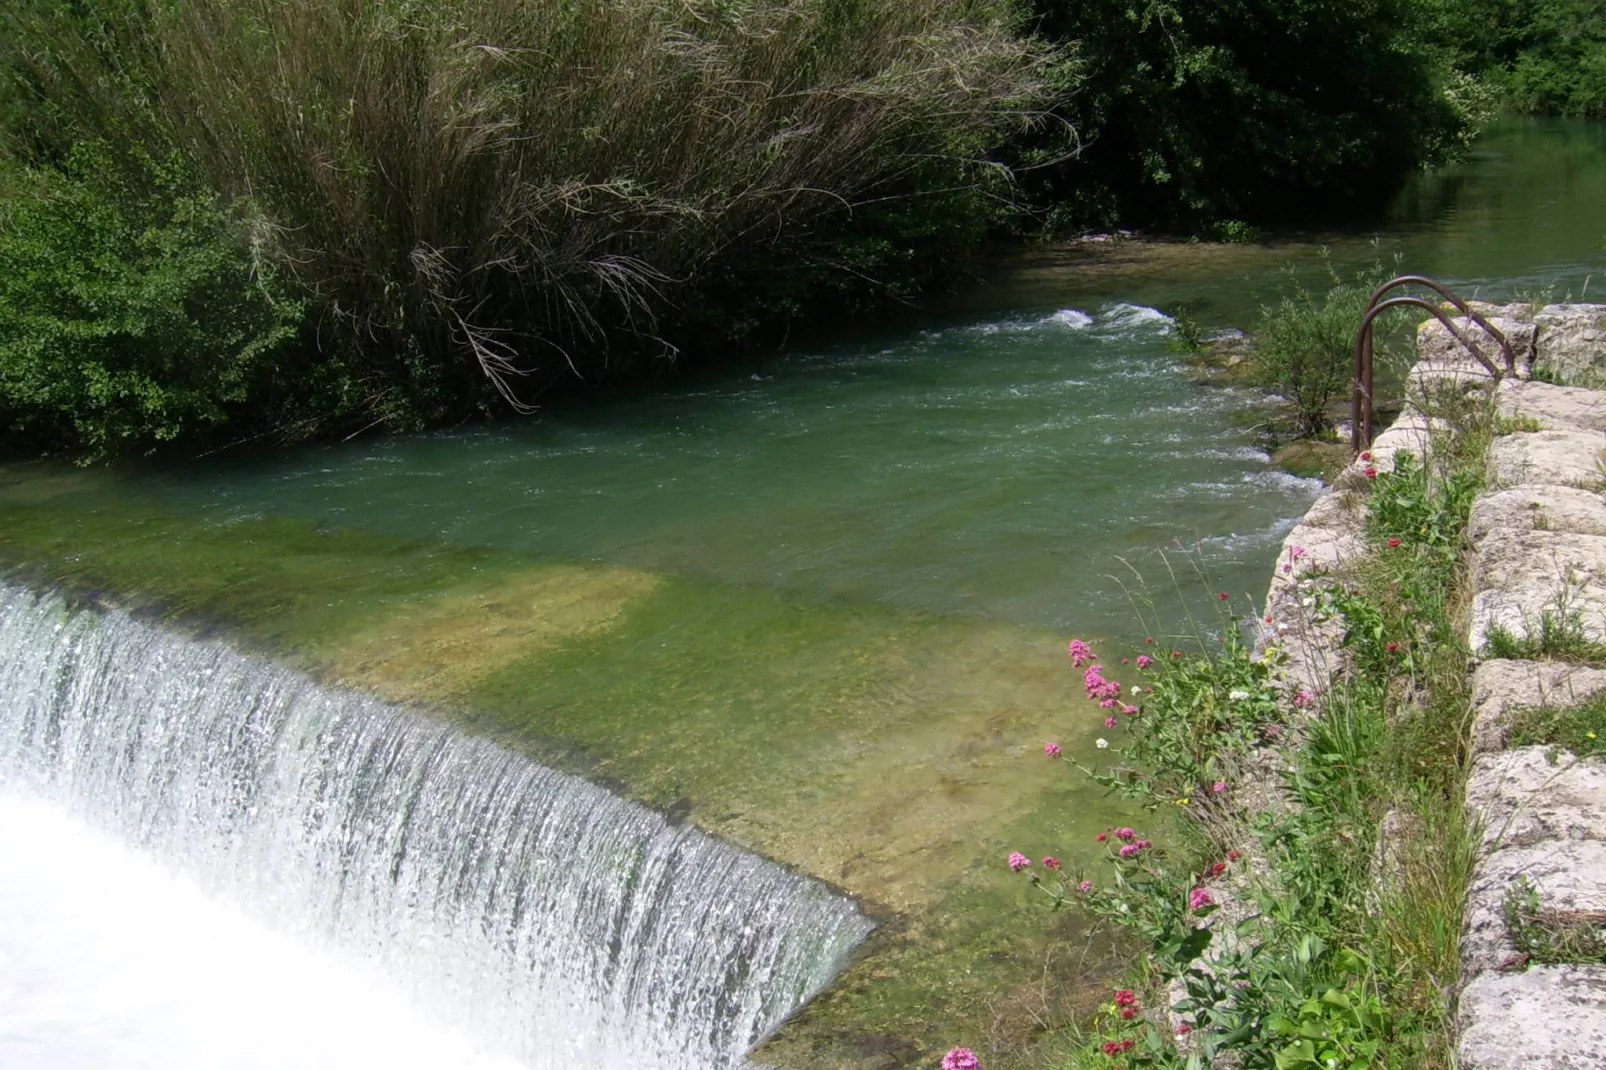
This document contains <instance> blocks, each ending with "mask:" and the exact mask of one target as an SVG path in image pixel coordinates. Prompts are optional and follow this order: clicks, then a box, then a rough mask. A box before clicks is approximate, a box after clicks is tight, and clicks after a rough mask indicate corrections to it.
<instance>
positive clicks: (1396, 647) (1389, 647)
mask: <svg viewBox="0 0 1606 1070" xmlns="http://www.w3.org/2000/svg"><path fill="white" fill-rule="evenodd" d="M1383 649H1384V650H1385V651H1387V652H1388V653H1390V654H1392V653H1394V652H1395V651H1397V650H1399V649H1400V644H1399V643H1387V644H1385V645H1384V647H1383Z"/></svg>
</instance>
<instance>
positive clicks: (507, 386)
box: [0, 0, 1059, 426]
mask: <svg viewBox="0 0 1606 1070" xmlns="http://www.w3.org/2000/svg"><path fill="white" fill-rule="evenodd" d="M117 2H119V3H120V2H122V0H117ZM94 6H95V5H91V7H94ZM54 7H55V5H50V4H44V5H42V9H43V11H44V13H42V14H41V13H38V12H35V13H34V14H33V15H31V16H29V17H22V16H16V17H13V18H12V19H10V20H9V26H0V28H3V29H10V30H12V31H13V32H12V35H11V37H12V40H13V42H14V44H13V47H12V51H11V53H10V54H11V57H12V58H11V67H12V69H13V70H14V71H15V72H17V73H16V76H15V77H14V78H13V79H12V81H13V83H14V84H23V85H26V86H27V87H31V90H30V91H31V92H32V93H33V97H34V99H35V101H36V103H38V105H39V106H37V107H33V108H32V110H31V111H28V115H29V117H30V118H29V131H30V133H29V144H30V145H32V146H33V147H32V148H31V149H28V150H27V151H32V152H36V153H40V152H49V151H59V146H61V145H63V144H66V143H70V142H71V141H72V140H73V139H74V138H76V137H81V136H83V135H84V134H86V133H87V134H90V135H94V136H101V137H105V138H107V139H108V140H115V139H116V138H118V137H120V136H122V135H123V134H124V132H126V131H149V132H152V133H151V136H157V135H160V136H161V137H163V138H166V139H167V141H168V143H170V144H172V145H173V146H175V147H177V148H178V149H180V150H181V151H183V152H184V153H185V154H186V155H187V156H188V157H189V158H191V159H193V160H195V161H196V163H197V166H198V167H199V168H200V169H201V171H202V173H203V174H205V175H206V176H207V178H208V180H209V181H210V182H211V183H213V184H214V185H215V186H216V187H217V188H218V189H219V190H220V191H221V192H222V193H223V194H224V196H225V197H242V196H250V197H251V199H252V201H253V203H255V204H258V205H260V207H261V210H262V211H263V212H264V213H265V214H266V216H267V218H269V219H270V220H271V221H272V223H273V224H274V225H275V227H276V228H277V233H278V234H279V235H280V236H281V247H280V249H279V254H280V259H281V263H282V264H283V265H285V266H286V268H287V269H288V270H292V271H293V272H294V274H295V276H296V278H297V280H298V281H299V282H300V283H301V284H303V285H304V286H305V287H306V288H307V289H308V290H310V291H311V293H312V294H314V295H315V298H316V301H317V303H318V305H319V306H320V315H319V317H318V323H319V328H320V331H321V332H322V333H323V334H324V335H325V336H326V337H330V338H332V339H333V341H334V348H335V349H336V350H337V351H339V352H341V353H344V354H348V355H349V356H350V359H351V360H352V361H353V362H354V364H353V369H352V376H351V380H350V381H352V382H356V383H359V384H361V389H362V390H363V391H364V404H365V406H366V409H367V412H366V413H365V414H364V415H365V417H368V416H371V418H375V419H378V420H379V421H380V422H382V423H385V424H387V425H392V426H393V425H394V423H395V421H396V419H404V420H413V419H430V418H442V417H444V416H446V415H448V414H450V413H452V412H463V411H472V410H473V409H475V407H477V406H482V405H484V404H485V403H486V402H487V401H489V400H492V399H494V393H493V388H494V390H495V391H500V393H501V395H502V396H503V398H505V399H506V401H507V402H508V403H510V404H512V405H513V406H514V407H515V408H522V407H524V403H525V401H526V400H527V398H528V397H529V396H530V395H531V394H533V392H534V388H538V387H539V386H541V385H542V384H543V383H544V382H545V381H547V380H551V379H553V378H555V377H558V376H560V375H561V376H568V375H571V374H575V375H580V376H582V377H584V378H587V379H593V380H594V379H600V378H602V377H605V376H608V375H612V374H615V373H616V372H618V371H619V369H620V368H621V367H632V366H634V367H640V366H641V365H643V364H650V363H652V362H654V361H656V360H658V359H662V358H669V357H673V356H674V355H675V353H676V352H677V351H678V347H680V346H681V345H682V344H684V343H685V342H686V341H687V340H688V337H689V336H691V335H695V334H696V333H697V332H696V331H694V330H690V329H691V328H697V329H700V330H701V331H703V332H704V333H712V334H716V335H718V334H721V333H723V334H726V335H727V336H728V335H730V334H743V333H751V329H752V324H751V323H749V321H750V320H752V321H762V320H764V319H766V318H774V317H780V318H785V317H788V316H792V315H795V314H797V313H798V312H799V311H800V310H801V309H803V308H804V307H806V306H808V304H809V303H810V302H811V301H816V300H817V299H819V298H820V296H821V294H822V292H824V295H825V297H827V298H835V297H837V296H838V295H837V294H836V293H833V292H831V291H832V288H833V287H832V284H835V286H838V287H840V286H845V285H856V286H858V287H859V290H860V291H863V290H869V291H876V290H885V291H889V292H890V295H891V296H899V295H900V293H899V287H898V286H897V283H898V282H899V281H900V280H903V279H908V278H919V277H920V275H921V272H923V271H924V272H931V271H932V270H933V269H934V268H935V267H936V266H937V265H939V264H940V263H941V262H942V260H943V259H944V258H945V256H946V255H947V254H948V253H949V252H951V250H952V249H953V248H954V247H956V246H962V245H964V244H966V243H969V242H973V241H974V240H975V238H976V228H975V226H974V219H975V215H974V213H973V212H971V213H950V214H947V215H944V214H942V213H939V212H923V211H921V210H920V209H918V208H916V207H914V206H916V205H918V204H919V203H920V202H921V201H922V199H923V197H922V195H923V194H924V193H926V192H928V191H934V190H950V191H951V190H955V189H960V190H968V189H973V188H976V187H980V186H988V187H991V186H994V185H996V183H997V181H998V174H999V172H998V169H997V168H996V167H994V166H992V165H990V164H988V162H987V160H986V153H987V151H988V150H989V149H990V148H991V147H992V146H994V145H996V144H997V143H998V142H1000V141H1001V140H1003V139H1004V137H1005V136H1006V135H1007V134H1008V133H1010V132H1011V131H1012V130H1014V129H1016V128H1018V127H1019V126H1020V125H1021V124H1022V123H1026V122H1030V121H1031V120H1032V118H1033V116H1034V113H1033V111H1032V102H1033V100H1034V98H1035V97H1036V96H1037V95H1038V93H1039V84H1040V82H1041V81H1042V80H1043V79H1044V78H1045V77H1047V73H1048V72H1049V71H1050V70H1051V69H1053V68H1055V67H1056V64H1058V63H1059V60H1058V58H1057V57H1056V56H1055V55H1054V54H1052V53H1051V52H1050V51H1049V50H1047V49H1045V48H1043V47H1041V46H1039V45H1037V44H1034V43H1031V42H1029V41H1027V40H1025V39H1023V38H1021V37H1020V36H1018V35H1017V34H1016V33H1015V32H1014V28H1015V27H1014V15H1013V12H1012V8H1011V7H1010V5H1009V4H1008V3H1007V2H1005V0H965V2H962V3H953V2H951V0H756V2H739V3H727V2H724V0H694V2H691V3H682V2H680V0H644V2H629V0H445V2H442V3H435V4H428V5H424V4H418V3H415V2H413V0H371V2H368V3H363V4H319V3H312V2H307V0H288V2H284V0H243V2H235V0H196V2H194V3H185V4H155V5H149V6H148V7H146V8H145V11H146V12H147V14H146V15H145V16H144V17H143V18H138V19H128V20H124V21H122V22H119V23H117V25H116V26H115V27H114V28H113V29H110V30H107V29H106V24H105V23H95V24H94V25H93V26H92V27H90V28H88V29H86V28H85V25H84V24H83V23H82V21H81V20H80V21H73V20H71V19H69V18H66V17H64V16H58V15H57V14H54V13H53V11H54ZM106 33H110V34H112V35H113V36H114V37H115V38H116V40H115V43H114V45H113V46H112V47H102V45H101V41H102V38H103V36H104V34H106ZM995 191H996V190H995ZM949 203H952V202H949ZM970 207H972V208H973V207H974V206H973V205H972V206H970ZM900 209H906V210H905V211H900ZM889 217H892V218H889ZM949 238H951V239H952V240H947V239H949ZM916 259H919V260H922V263H919V264H912V263H911V261H912V260H916ZM950 259H951V258H950ZM398 397H400V398H404V399H407V401H406V403H405V404H402V403H399V402H397V401H396V399H397V398H398ZM394 414H400V415H399V416H398V415H394Z"/></svg>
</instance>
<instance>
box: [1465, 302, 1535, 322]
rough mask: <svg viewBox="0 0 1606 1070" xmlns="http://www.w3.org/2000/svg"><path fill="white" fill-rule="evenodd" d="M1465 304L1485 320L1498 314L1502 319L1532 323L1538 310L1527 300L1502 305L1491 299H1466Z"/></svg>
mask: <svg viewBox="0 0 1606 1070" xmlns="http://www.w3.org/2000/svg"><path fill="white" fill-rule="evenodd" d="M1467 306H1468V307H1469V308H1471V309H1472V311H1474V312H1476V313H1477V314H1478V315H1480V316H1482V317H1483V318H1484V319H1487V320H1492V319H1494V318H1495V317H1496V316H1500V317H1502V318H1504V319H1509V320H1516V321H1517V322H1519V323H1532V322H1533V321H1534V313H1535V312H1536V311H1538V310H1537V309H1536V308H1534V306H1533V305H1532V304H1530V303H1529V302H1527V301H1513V302H1511V303H1509V304H1504V305H1500V304H1496V303H1495V302H1493V301H1468V302H1467Z"/></svg>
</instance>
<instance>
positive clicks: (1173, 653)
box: [1171, 650, 1182, 658]
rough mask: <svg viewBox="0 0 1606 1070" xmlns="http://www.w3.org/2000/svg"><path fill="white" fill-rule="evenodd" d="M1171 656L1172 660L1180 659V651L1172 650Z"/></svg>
mask: <svg viewBox="0 0 1606 1070" xmlns="http://www.w3.org/2000/svg"><path fill="white" fill-rule="evenodd" d="M1171 656H1172V657H1174V658H1180V657H1181V656H1182V651H1180V650H1173V651H1172V652H1171Z"/></svg>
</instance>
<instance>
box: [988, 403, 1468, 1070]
mask: <svg viewBox="0 0 1606 1070" xmlns="http://www.w3.org/2000/svg"><path fill="white" fill-rule="evenodd" d="M1446 401H1447V405H1446V406H1445V407H1444V408H1442V409H1440V410H1439V411H1437V413H1436V414H1437V415H1440V416H1442V417H1445V418H1447V419H1451V420H1453V421H1454V423H1455V425H1456V426H1457V428H1458V429H1459V433H1458V434H1456V435H1454V436H1452V435H1450V434H1443V435H1438V436H1436V437H1435V440H1434V443H1433V447H1432V448H1431V449H1430V450H1429V452H1428V457H1427V458H1426V459H1425V461H1423V460H1418V459H1416V458H1413V457H1412V456H1411V455H1409V454H1406V453H1401V454H1398V455H1396V462H1397V463H1396V465H1395V467H1394V468H1393V470H1392V471H1378V469H1377V468H1375V467H1371V466H1366V465H1367V461H1368V459H1367V458H1364V457H1363V458H1362V463H1361V464H1360V465H1357V466H1356V468H1355V469H1352V471H1351V477H1352V482H1353V483H1354V485H1353V486H1352V487H1351V493H1353V494H1355V495H1357V496H1360V497H1363V498H1364V499H1365V501H1366V504H1367V506H1368V519H1367V526H1366V540H1367V544H1368V547H1369V551H1368V553H1367V554H1366V556H1365V557H1364V558H1363V559H1361V560H1360V562H1359V563H1358V564H1352V565H1346V566H1342V567H1341V568H1340V569H1338V570H1336V571H1327V570H1324V569H1321V568H1317V567H1313V566H1312V565H1311V564H1310V559H1309V557H1308V556H1307V555H1306V554H1305V553H1304V551H1303V548H1298V547H1296V548H1294V550H1293V551H1292V552H1291V553H1290V555H1289V556H1290V558H1291V560H1290V561H1289V562H1287V565H1288V571H1289V573H1290V581H1291V582H1295V583H1297V587H1298V590H1299V593H1300V597H1299V598H1296V599H1293V600H1292V601H1291V602H1290V601H1289V600H1284V602H1283V603H1282V604H1284V605H1285V607H1286V606H1287V605H1293V606H1298V607H1300V609H1299V610H1298V612H1300V613H1302V614H1303V619H1299V620H1292V619H1291V620H1277V619H1274V618H1267V619H1266V620H1265V622H1264V624H1265V628H1264V635H1265V636H1266V637H1267V638H1268V639H1269V643H1268V644H1267V645H1266V646H1265V648H1264V649H1263V651H1261V652H1256V651H1255V650H1254V649H1253V648H1251V647H1250V646H1249V645H1248V644H1246V643H1244V642H1242V641H1241V640H1240V638H1239V636H1240V634H1241V633H1240V632H1239V625H1238V623H1237V622H1236V621H1234V620H1233V619H1231V617H1230V615H1229V614H1226V613H1224V614H1223V615H1222V617H1221V619H1220V620H1219V621H1218V622H1217V623H1216V624H1215V626H1214V627H1213V628H1211V629H1208V630H1205V631H1202V632H1198V633H1194V632H1193V631H1192V629H1187V630H1184V631H1183V632H1182V633H1181V634H1177V633H1176V630H1175V629H1173V630H1172V632H1171V633H1170V634H1168V633H1167V632H1165V631H1162V630H1161V629H1160V628H1159V626H1158V624H1156V625H1154V626H1153V628H1154V630H1155V633H1156V635H1158V636H1160V637H1161V638H1160V642H1159V643H1158V644H1157V645H1155V646H1150V647H1147V648H1145V649H1144V651H1143V652H1142V653H1140V654H1138V655H1137V657H1136V658H1135V659H1133V660H1132V666H1133V669H1135V670H1136V676H1135V679H1136V680H1137V681H1138V682H1139V686H1138V687H1129V688H1128V689H1127V691H1126V694H1125V695H1121V696H1116V697H1117V702H1116V705H1115V706H1114V707H1112V712H1111V715H1110V718H1109V719H1108V720H1107V721H1106V722H1105V729H1104V732H1103V734H1104V735H1107V736H1110V737H1113V738H1114V739H1115V740H1116V741H1117V743H1118V744H1119V743H1121V742H1123V741H1124V743H1125V745H1124V747H1123V751H1124V753H1123V761H1122V762H1120V763H1119V764H1118V765H1117V767H1116V770H1115V772H1113V773H1111V774H1105V775H1103V777H1102V778H1103V779H1104V780H1105V781H1106V782H1107V783H1109V784H1110V785H1111V787H1113V788H1115V789H1117V790H1119V791H1121V792H1122V793H1124V794H1127V795H1131V796H1134V797H1136V798H1139V799H1141V800H1142V801H1143V802H1144V803H1145V805H1146V806H1147V807H1148V808H1149V809H1150V811H1151V812H1153V814H1154V816H1153V817H1152V818H1151V819H1150V822H1149V824H1150V828H1148V829H1147V830H1145V829H1142V828H1137V829H1134V828H1119V829H1110V830H1108V831H1107V832H1106V833H1104V834H1101V835H1100V836H1099V837H1098V838H1099V839H1100V840H1102V841H1104V842H1105V844H1106V846H1107V847H1108V848H1109V852H1108V855H1109V857H1108V865H1107V868H1106V869H1105V870H1104V871H1103V872H1085V873H1082V872H1077V873H1073V872H1071V871H1070V870H1069V869H1067V868H1062V867H1060V866H1059V865H1058V864H1057V863H1056V862H1055V861H1054V860H1053V859H1048V860H1045V861H1046V862H1047V863H1048V866H1047V872H1042V871H1040V870H1039V869H1038V868H1037V867H1036V866H1035V865H1034V864H1033V863H1032V861H1031V860H1030V859H1028V858H1027V857H1026V856H1025V855H1020V856H1018V857H1015V858H1012V859H1011V865H1012V866H1013V867H1014V868H1017V869H1018V870H1020V871H1022V872H1024V873H1025V874H1026V876H1027V879H1029V880H1031V881H1032V882H1033V883H1034V884H1035V885H1037V886H1038V887H1039V888H1041V889H1043V890H1045V891H1047V892H1049V893H1050V896H1051V898H1052V901H1053V903H1054V904H1055V905H1056V906H1070V907H1071V908H1072V909H1075V910H1077V911H1081V912H1085V913H1090V914H1092V915H1095V916H1097V917H1100V918H1102V919H1105V920H1107V921H1111V922H1114V923H1116V924H1119V925H1121V926H1123V927H1125V928H1127V929H1129V930H1130V931H1132V932H1133V933H1134V935H1136V936H1138V937H1140V938H1141V939H1142V940H1143V941H1144V942H1145V944H1146V946H1147V949H1148V950H1147V953H1146V954H1145V955H1144V956H1143V958H1142V960H1141V962H1140V963H1139V966H1138V968H1137V971H1136V973H1135V974H1134V975H1133V977H1132V979H1131V981H1130V987H1128V988H1124V989H1122V990H1120V991H1117V992H1116V993H1115V995H1114V996H1113V998H1112V999H1111V1000H1110V1001H1109V1002H1108V1003H1107V1004H1106V1006H1105V1007H1104V1008H1103V1010H1102V1011H1101V1012H1100V1014H1099V1015H1098V1016H1097V1018H1096V1019H1095V1023H1094V1027H1093V1029H1092V1031H1091V1033H1090V1034H1089V1035H1088V1036H1087V1037H1086V1038H1085V1040H1084V1044H1083V1046H1082V1047H1081V1048H1080V1049H1079V1050H1078V1051H1077V1052H1076V1053H1075V1054H1073V1055H1072V1056H1071V1057H1070V1059H1069V1061H1068V1063H1067V1066H1070V1067H1075V1068H1077V1070H1092V1068H1104V1070H1107V1068H1109V1067H1111V1066H1113V1065H1116V1064H1120V1065H1122V1066H1127V1067H1156V1068H1158V1067H1176V1068H1182V1067H1188V1068H1190V1070H1192V1068H1196V1067H1205V1066H1215V1065H1221V1063H1220V1062H1218V1060H1231V1065H1235V1066H1243V1067H1248V1068H1265V1070H1295V1068H1304V1067H1310V1068H1312V1070H1315V1068H1318V1067H1321V1068H1328V1070H1361V1068H1370V1067H1379V1066H1390V1067H1412V1068H1420V1067H1451V1066H1453V1065H1454V1055H1453V1050H1452V1040H1451V1034H1450V1026H1451V1010H1452V1008H1451V1005H1450V1004H1449V1003H1448V998H1449V997H1448V993H1450V992H1452V991H1453V989H1454V982H1455V979H1456V977H1457V975H1458V971H1459V967H1460V956H1459V939H1460V932H1461V912H1462V909H1463V902H1464V897H1465V890H1466V887H1467V884H1468V881H1469V880H1470V874H1471V867H1472V862H1473V858H1474V853H1475V852H1474V844H1475V837H1474V834H1473V830H1472V829H1470V828H1469V827H1468V824H1467V820H1466V817H1465V815H1464V812H1463V810H1462V807H1461V799H1462V795H1463V786H1464V785H1463V781H1464V777H1465V772H1466V766H1467V763H1468V761H1469V740H1468V730H1469V721H1468V718H1467V713H1466V711H1467V708H1468V702H1469V698H1468V695H1467V683H1466V680H1467V676H1466V665H1467V658H1468V651H1467V649H1466V647H1465V643H1464V642H1463V640H1462V635H1463V634H1464V631H1465V629H1464V627H1462V626H1461V625H1462V624H1463V621H1462V620H1461V617H1462V614H1463V612H1464V605H1463V603H1464V600H1465V597H1466V585H1465V582H1464V577H1465V572H1464V563H1463V558H1464V551H1465V539H1464V530H1465V526H1466V521H1467V517H1468V514H1469V511H1470V508H1471V504H1472V500H1473V498H1474V497H1475V496H1476V494H1477V492H1478V490H1479V489H1480V488H1481V487H1482V484H1483V463H1484V462H1483V458H1484V455H1485V452H1486V449H1487V446H1488V441H1489V437H1488V436H1489V428H1490V426H1491V419H1490V415H1491V414H1490V413H1489V412H1488V411H1487V409H1488V403H1487V402H1486V400H1484V399H1482V398H1474V399H1465V398H1460V399H1454V400H1449V399H1446ZM1363 466H1366V467H1364V468H1363ZM1221 597H1222V599H1226V595H1225V594H1223V595H1222V596H1221ZM1225 604H1226V603H1225V602H1224V603H1223V605H1225ZM1322 627H1332V628H1336V629H1337V630H1338V631H1339V632H1341V634H1342V658H1341V659H1340V661H1341V664H1339V665H1333V666H1330V667H1329V669H1328V670H1324V671H1336V675H1335V677H1334V678H1333V680H1332V683H1331V686H1330V687H1329V688H1328V689H1327V690H1326V691H1325V692H1323V693H1316V692H1314V691H1312V690H1307V689H1304V688H1303V687H1299V689H1298V690H1297V691H1290V693H1283V691H1282V689H1281V687H1280V686H1279V685H1278V684H1277V683H1276V681H1275V679H1274V673H1273V669H1274V668H1275V667H1276V666H1277V665H1278V664H1279V663H1280V662H1281V660H1282V659H1283V658H1284V657H1285V656H1286V655H1288V654H1291V653H1294V652H1295V648H1296V646H1297V645H1298V644H1300V643H1301V642H1304V641H1306V639H1307V637H1308V636H1310V635H1311V634H1312V629H1313V628H1314V629H1320V628H1322ZM1212 632H1213V634H1212ZM1173 643H1175V644H1177V646H1178V649H1176V650H1170V649H1168V648H1169V647H1170V646H1171V645H1172V644H1173ZM1184 646H1186V647H1189V648H1190V649H1189V650H1184V649H1181V647H1184ZM1072 655H1073V657H1078V656H1080V657H1079V660H1080V661H1081V662H1082V663H1083V664H1084V665H1086V664H1087V660H1088V659H1090V658H1091V657H1092V656H1093V653H1092V651H1091V650H1090V649H1089V648H1087V646H1086V645H1085V644H1084V645H1082V647H1081V648H1080V649H1078V645H1077V644H1075V643H1073V644H1072ZM1102 660H1103V661H1104V662H1105V663H1108V662H1110V661H1111V659H1110V658H1108V657H1106V658H1104V659H1102ZM1122 661H1123V664H1125V663H1127V662H1128V659H1122ZM1085 671H1086V672H1087V673H1088V674H1089V675H1088V678H1087V681H1086V682H1087V685H1088V687H1089V688H1090V690H1093V691H1099V692H1100V693H1102V691H1101V689H1102V690H1118V688H1112V686H1111V681H1109V680H1107V679H1105V677H1104V675H1103V673H1104V672H1109V671H1110V670H1109V669H1108V668H1106V667H1105V666H1104V665H1091V666H1089V667H1088V668H1087V669H1086V670H1085ZM1095 677H1096V679H1095ZM1294 686H1296V687H1298V686H1299V685H1294ZM1313 686H1315V685H1313ZM1055 756H1057V755H1055ZM1147 837H1153V838H1154V840H1161V841H1163V840H1167V839H1169V840H1170V842H1169V843H1168V844H1160V843H1155V842H1151V840H1150V839H1149V838H1147ZM1424 843H1431V844H1433V845H1434V849H1433V850H1431V851H1427V850H1421V849H1420V845H1421V844H1424ZM1145 1008H1154V1009H1153V1010H1147V1011H1146V1010H1145Z"/></svg>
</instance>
